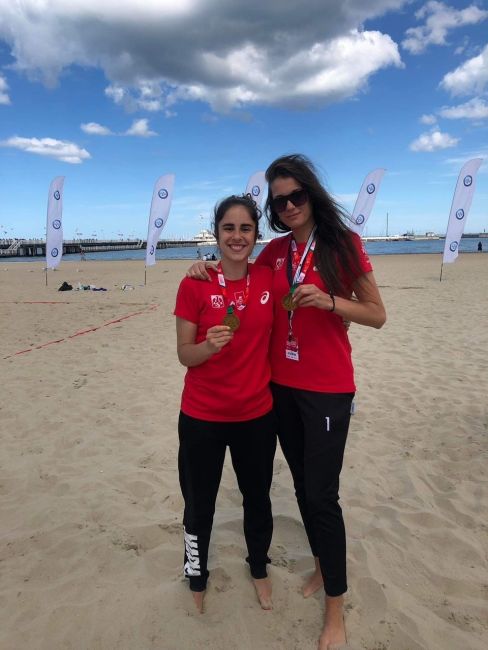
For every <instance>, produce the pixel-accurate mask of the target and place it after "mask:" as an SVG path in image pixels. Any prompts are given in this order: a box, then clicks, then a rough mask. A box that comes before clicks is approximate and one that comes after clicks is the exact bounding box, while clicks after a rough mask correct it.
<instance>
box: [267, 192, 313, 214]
mask: <svg viewBox="0 0 488 650" xmlns="http://www.w3.org/2000/svg"><path fill="white" fill-rule="evenodd" d="M288 201H291V202H292V203H293V205H294V206H295V207H296V208H298V207H299V206H301V205H305V203H306V202H307V201H308V194H307V190H304V189H300V190H294V191H293V192H290V194H287V195H286V196H277V197H275V198H273V199H271V207H272V208H273V210H274V211H275V212H284V211H285V210H286V206H287V205H288Z"/></svg>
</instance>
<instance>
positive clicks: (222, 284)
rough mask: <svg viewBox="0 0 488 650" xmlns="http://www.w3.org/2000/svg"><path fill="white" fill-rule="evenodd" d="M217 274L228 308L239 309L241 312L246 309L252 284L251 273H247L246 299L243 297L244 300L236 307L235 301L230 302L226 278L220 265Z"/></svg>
mask: <svg viewBox="0 0 488 650" xmlns="http://www.w3.org/2000/svg"><path fill="white" fill-rule="evenodd" d="M217 274H218V275H217V277H218V279H219V284H220V286H221V288H222V295H223V297H224V300H225V302H226V303H227V304H228V306H229V307H237V309H239V310H241V309H245V307H246V305H247V300H248V298H249V285H250V284H251V276H250V275H249V271H248V272H247V278H246V288H245V290H244V297H243V299H242V300H241V301H239V304H238V305H236V301H235V300H228V297H227V287H226V284H225V278H224V274H223V273H222V267H221V266H220V265H219V267H218V269H217Z"/></svg>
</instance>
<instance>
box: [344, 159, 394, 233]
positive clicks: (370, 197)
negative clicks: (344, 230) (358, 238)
mask: <svg viewBox="0 0 488 650" xmlns="http://www.w3.org/2000/svg"><path fill="white" fill-rule="evenodd" d="M384 173H385V170H384V169H382V168H378V169H374V170H373V171H372V172H370V173H369V174H368V175H367V176H366V178H365V179H364V181H363V184H362V185H361V189H360V190H359V194H358V198H357V199H356V205H355V206H354V210H353V212H352V217H351V223H349V224H348V226H349V228H350V229H351V230H353V231H354V232H356V233H357V234H358V235H361V234H362V232H363V230H364V226H365V225H366V221H367V220H368V219H369V215H370V214H371V210H372V209H373V205H374V202H375V200H376V195H377V194H378V190H379V188H380V183H381V179H382V178H383V175H384Z"/></svg>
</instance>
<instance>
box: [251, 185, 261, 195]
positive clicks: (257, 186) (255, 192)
mask: <svg viewBox="0 0 488 650" xmlns="http://www.w3.org/2000/svg"><path fill="white" fill-rule="evenodd" d="M251 191H252V195H253V196H258V195H259V192H260V189H259V185H254V186H253V188H252V190H251Z"/></svg>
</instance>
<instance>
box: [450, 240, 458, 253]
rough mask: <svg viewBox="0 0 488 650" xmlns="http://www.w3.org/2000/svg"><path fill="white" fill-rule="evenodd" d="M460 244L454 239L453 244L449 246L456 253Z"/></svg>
mask: <svg viewBox="0 0 488 650" xmlns="http://www.w3.org/2000/svg"><path fill="white" fill-rule="evenodd" d="M458 245H459V244H458V243H457V241H453V242H452V244H451V245H450V246H449V248H450V249H451V251H452V252H453V253H454V252H455V251H456V248H457V247H458Z"/></svg>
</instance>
